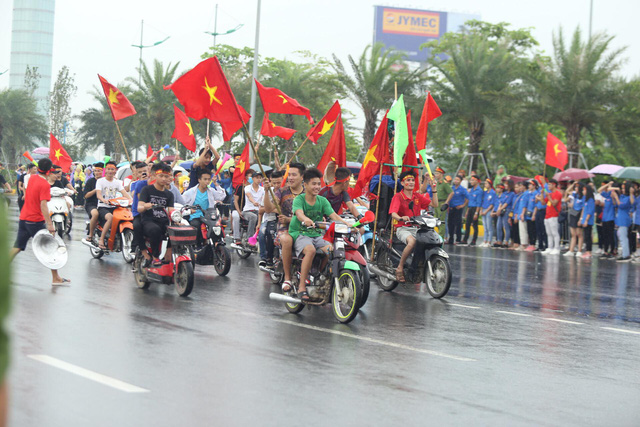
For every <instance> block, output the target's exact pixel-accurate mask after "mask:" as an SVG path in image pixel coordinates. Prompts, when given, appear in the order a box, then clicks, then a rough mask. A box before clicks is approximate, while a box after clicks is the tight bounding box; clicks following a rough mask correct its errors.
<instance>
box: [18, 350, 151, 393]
mask: <svg viewBox="0 0 640 427" xmlns="http://www.w3.org/2000/svg"><path fill="white" fill-rule="evenodd" d="M27 357H28V358H30V359H33V360H37V361H38V362H42V363H45V364H47V365H50V366H53V367H55V368H58V369H62V370H63V371H67V372H71V373H72V374H76V375H78V376H81V377H83V378H87V379H89V380H92V381H95V382H97V383H100V384H104V385H106V386H109V387H113V388H115V389H117V390H120V391H124V392H126V393H147V392H149V390H147V389H144V388H141V387H137V386H135V385H132V384H129V383H125V382H124V381H120V380H117V379H115V378H111V377H108V376H106V375H102V374H99V373H97V372H93V371H90V370H88V369H85V368H81V367H80V366H76V365H73V364H71V363H67V362H65V361H63V360H60V359H56V358H55V357H51V356H47V355H46V354H30V355H27Z"/></svg>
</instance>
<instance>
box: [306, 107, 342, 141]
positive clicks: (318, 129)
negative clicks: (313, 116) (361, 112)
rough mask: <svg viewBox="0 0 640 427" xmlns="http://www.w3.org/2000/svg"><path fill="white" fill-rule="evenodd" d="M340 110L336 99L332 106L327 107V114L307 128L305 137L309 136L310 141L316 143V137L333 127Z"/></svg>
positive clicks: (318, 137)
mask: <svg viewBox="0 0 640 427" xmlns="http://www.w3.org/2000/svg"><path fill="white" fill-rule="evenodd" d="M341 112H342V110H341V109H340V103H339V102H338V101H336V102H335V103H334V104H333V106H331V108H329V111H327V114H325V115H324V117H322V119H320V121H319V122H318V124H316V125H315V126H314V127H312V128H311V129H309V132H307V138H309V140H310V141H313V143H314V144H317V143H318V139H320V137H321V136H322V135H324V134H325V133H327V132H328V131H329V130H330V129H331V128H332V127H333V125H334V124H335V123H336V120H338V116H339V115H340V114H341Z"/></svg>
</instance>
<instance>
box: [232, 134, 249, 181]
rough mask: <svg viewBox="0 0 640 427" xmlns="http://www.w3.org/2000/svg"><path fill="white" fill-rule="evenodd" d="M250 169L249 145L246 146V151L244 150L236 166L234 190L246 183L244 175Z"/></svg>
mask: <svg viewBox="0 0 640 427" xmlns="http://www.w3.org/2000/svg"><path fill="white" fill-rule="evenodd" d="M247 169H249V143H248V142H247V145H245V146H244V150H242V154H241V155H240V160H238V163H237V164H236V169H235V170H234V171H233V188H236V187H238V186H239V185H242V183H243V182H244V173H245V171H246V170H247Z"/></svg>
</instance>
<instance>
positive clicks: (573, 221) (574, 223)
mask: <svg viewBox="0 0 640 427" xmlns="http://www.w3.org/2000/svg"><path fill="white" fill-rule="evenodd" d="M579 219H580V215H571V214H569V227H571V228H578V220H579Z"/></svg>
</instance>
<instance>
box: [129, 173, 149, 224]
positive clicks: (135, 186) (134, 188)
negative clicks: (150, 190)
mask: <svg viewBox="0 0 640 427" xmlns="http://www.w3.org/2000/svg"><path fill="white" fill-rule="evenodd" d="M146 186H147V180H146V179H143V180H140V181H136V182H132V183H131V185H130V186H129V190H131V193H132V195H133V205H132V206H131V213H132V214H133V216H134V217H136V216H138V215H139V214H140V212H138V194H140V192H141V191H142V189H143V188H144V187H146Z"/></svg>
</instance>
